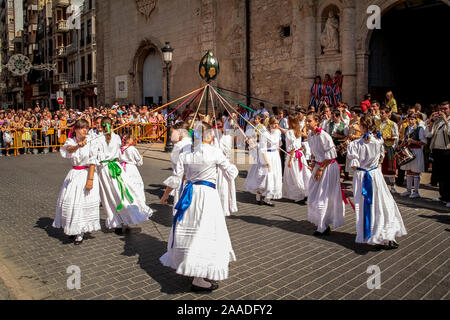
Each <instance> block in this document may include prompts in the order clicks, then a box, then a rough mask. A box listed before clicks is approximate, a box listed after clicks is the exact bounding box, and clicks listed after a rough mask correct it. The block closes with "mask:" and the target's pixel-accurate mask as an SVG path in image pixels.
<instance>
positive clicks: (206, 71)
mask: <svg viewBox="0 0 450 320" xmlns="http://www.w3.org/2000/svg"><path fill="white" fill-rule="evenodd" d="M219 71H220V69H219V60H218V59H217V57H216V56H215V55H214V53H213V52H212V51H211V50H208V52H207V53H206V54H205V55H204V56H203V58H202V60H201V61H200V65H199V67H198V72H199V73H200V77H202V79H203V80H205V81H206V82H209V81H211V80H214V79H215V78H216V77H217V75H218V74H219Z"/></svg>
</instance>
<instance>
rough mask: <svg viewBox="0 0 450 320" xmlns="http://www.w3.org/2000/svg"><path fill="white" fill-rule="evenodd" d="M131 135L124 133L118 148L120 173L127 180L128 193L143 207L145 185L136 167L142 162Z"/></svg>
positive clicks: (144, 204) (144, 202)
mask: <svg viewBox="0 0 450 320" xmlns="http://www.w3.org/2000/svg"><path fill="white" fill-rule="evenodd" d="M133 144H134V140H133V137H132V136H128V135H125V136H124V137H123V138H122V147H121V148H120V154H119V162H120V165H121V167H122V175H123V177H124V180H125V181H127V184H128V187H129V190H130V193H131V194H132V195H133V198H134V201H135V202H136V203H137V204H138V206H139V207H141V208H145V207H146V206H147V205H146V200H145V186H144V181H143V180H142V176H141V174H140V173H139V170H138V168H137V167H140V166H142V165H143V164H144V159H142V156H141V154H140V153H139V151H138V150H137V149H136V148H135V147H134V146H133Z"/></svg>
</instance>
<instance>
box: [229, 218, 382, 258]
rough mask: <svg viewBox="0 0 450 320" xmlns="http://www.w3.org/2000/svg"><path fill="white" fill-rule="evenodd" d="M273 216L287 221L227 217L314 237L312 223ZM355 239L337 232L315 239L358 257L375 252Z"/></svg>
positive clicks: (352, 236)
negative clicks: (339, 246) (346, 250)
mask: <svg viewBox="0 0 450 320" xmlns="http://www.w3.org/2000/svg"><path fill="white" fill-rule="evenodd" d="M275 216H279V217H281V218H283V219H287V220H288V221H282V220H270V219H265V218H261V217H258V216H231V217H228V219H233V220H234V219H240V220H243V221H245V222H248V223H253V224H259V225H264V226H268V227H276V228H280V229H283V230H285V231H289V232H294V233H299V234H303V235H307V236H310V237H314V236H313V235H312V234H313V233H314V231H316V229H317V228H316V227H315V226H314V225H313V224H312V223H310V222H308V221H305V220H302V221H297V220H294V219H291V218H288V217H284V216H281V215H275ZM314 238H315V237H314ZM355 238H356V235H354V234H349V233H345V232H339V231H333V230H332V231H331V234H330V235H329V236H324V237H320V238H317V239H322V240H325V241H330V242H334V243H336V244H338V245H341V246H343V247H345V248H347V249H350V250H353V251H354V252H355V253H356V254H359V255H365V254H367V253H368V252H371V251H377V250H376V249H375V248H374V247H372V246H370V245H366V244H358V243H355Z"/></svg>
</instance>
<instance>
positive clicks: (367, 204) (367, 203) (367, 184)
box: [358, 168, 378, 239]
mask: <svg viewBox="0 0 450 320" xmlns="http://www.w3.org/2000/svg"><path fill="white" fill-rule="evenodd" d="M376 169H378V168H372V169H369V170H366V169H363V168H358V171H363V172H365V173H366V174H365V175H364V179H363V184H362V195H363V196H364V239H369V238H371V237H372V231H371V226H372V221H371V220H372V202H373V183H372V176H371V175H370V171H373V170H376Z"/></svg>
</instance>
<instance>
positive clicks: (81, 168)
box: [72, 166, 89, 170]
mask: <svg viewBox="0 0 450 320" xmlns="http://www.w3.org/2000/svg"><path fill="white" fill-rule="evenodd" d="M72 169H74V170H85V169H89V167H86V166H81V167H77V166H73V167H72Z"/></svg>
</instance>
